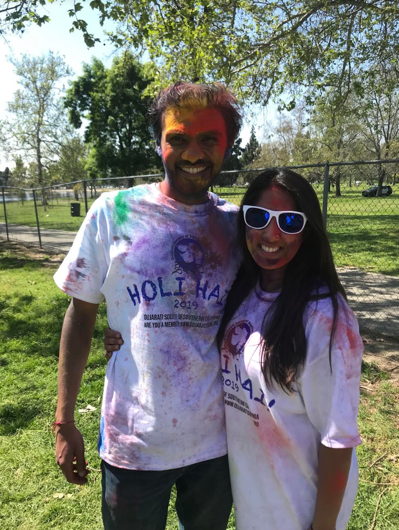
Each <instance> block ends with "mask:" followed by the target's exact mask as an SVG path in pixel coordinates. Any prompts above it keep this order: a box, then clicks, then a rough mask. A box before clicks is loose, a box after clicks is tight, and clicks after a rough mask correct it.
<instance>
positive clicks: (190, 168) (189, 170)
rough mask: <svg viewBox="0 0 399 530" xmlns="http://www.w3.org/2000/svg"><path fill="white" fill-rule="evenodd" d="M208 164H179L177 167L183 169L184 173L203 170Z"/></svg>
mask: <svg viewBox="0 0 399 530" xmlns="http://www.w3.org/2000/svg"><path fill="white" fill-rule="evenodd" d="M207 167H208V166H194V167H193V166H179V169H181V170H182V171H184V173H191V174H194V173H201V171H204V170H205V169H206V168H207Z"/></svg>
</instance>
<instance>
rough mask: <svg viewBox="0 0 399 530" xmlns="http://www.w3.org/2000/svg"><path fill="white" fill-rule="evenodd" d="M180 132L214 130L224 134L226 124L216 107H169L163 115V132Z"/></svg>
mask: <svg viewBox="0 0 399 530" xmlns="http://www.w3.org/2000/svg"><path fill="white" fill-rule="evenodd" d="M171 131H176V132H181V133H184V134H188V135H189V136H195V135H196V134H199V133H202V132H207V131H215V132H218V133H220V134H222V135H223V136H225V135H226V124H225V121H224V119H223V116H222V114H221V112H220V111H219V110H217V109H213V108H209V107H205V108H171V109H168V110H167V111H166V113H165V116H164V133H165V134H168V133H169V132H171Z"/></svg>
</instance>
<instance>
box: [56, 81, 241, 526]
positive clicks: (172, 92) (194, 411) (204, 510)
mask: <svg viewBox="0 0 399 530" xmlns="http://www.w3.org/2000/svg"><path fill="white" fill-rule="evenodd" d="M149 120H150V126H151V129H152V131H153V136H154V139H155V141H156V144H157V151H158V153H159V154H160V155H161V156H162V160H163V164H164V167H165V179H164V181H163V182H161V183H160V184H151V185H141V186H137V187H135V188H131V189H129V190H126V191H121V192H111V193H104V194H103V195H102V196H101V197H100V198H99V199H98V200H97V201H96V202H95V203H94V205H93V206H92V208H91V209H90V211H89V213H88V215H87V217H86V219H85V221H84V223H83V225H82V227H81V229H80V230H79V232H78V234H77V236H76V239H75V242H74V244H73V246H72V248H71V250H70V252H69V254H68V256H67V257H66V258H65V260H64V262H63V264H62V265H61V267H60V269H59V270H58V271H57V273H56V274H55V277H54V278H55V281H56V283H57V285H58V286H59V287H60V288H61V289H62V290H63V291H64V292H66V293H67V294H69V295H70V296H72V300H71V304H70V306H69V309H68V310H67V313H66V316H65V320H64V325H63V329H62V335H61V344H60V361H59V390H58V405H57V411H56V422H55V429H56V431H57V438H56V457H57V462H58V464H59V465H60V467H61V469H62V471H63V473H64V475H65V477H66V479H67V480H68V481H69V482H72V483H75V484H84V483H85V482H86V473H87V471H86V465H85V457H84V447H83V439H82V436H81V434H80V433H79V431H78V430H77V428H76V427H75V424H74V421H73V417H74V416H73V414H74V408H75V403H76V398H77V394H78V390H79V386H80V381H81V377H82V374H83V371H84V367H85V364H86V361H87V358H88V353H89V349H90V343H91V337H92V332H93V327H94V323H95V319H96V314H97V308H98V304H99V303H100V302H101V301H102V300H103V299H104V298H105V300H106V303H107V313H108V321H109V325H110V327H111V328H112V329H117V330H119V331H120V332H121V334H122V335H123V337H124V345H123V346H122V347H121V348H120V351H119V352H118V354H117V355H114V356H113V357H112V359H111V361H110V362H109V363H108V366H107V372H106V379H105V386H104V395H103V405H102V413H101V426H100V436H99V452H100V456H101V458H102V472H103V476H102V484H103V499H102V514H103V521H104V527H105V528H106V530H111V529H112V530H114V529H115V530H116V529H117V530H124V529H129V530H130V529H134V530H158V529H159V530H163V529H164V527H165V522H166V517H167V509H168V503H169V496H170V492H171V488H172V486H173V485H174V484H176V489H177V501H176V509H177V512H178V516H179V520H180V521H181V523H182V524H183V526H184V528H185V530H219V529H220V530H222V529H225V528H226V525H227V521H228V517H229V514H230V509H231V503H232V500H231V492H230V481H229V473H228V464H227V457H226V453H227V448H226V438H225V426H224V411H223V397H222V380H221V374H220V357H219V352H218V349H217V347H216V344H215V337H216V333H217V330H218V327H219V323H220V318H221V316H222V313H223V308H224V303H225V299H226V295H227V292H228V291H229V289H230V286H231V284H232V282H233V280H234V278H235V275H236V272H237V269H238V266H239V262H240V257H239V255H238V254H237V252H236V250H235V248H234V241H235V232H236V213H237V208H236V207H235V206H233V205H230V204H228V203H226V202H225V201H223V200H221V199H219V198H218V197H216V196H215V195H213V194H209V193H208V189H209V187H210V185H211V184H212V183H213V182H214V179H215V178H216V176H217V175H218V173H219V172H220V170H221V167H222V163H223V159H224V158H225V157H226V156H228V154H229V150H230V149H231V147H232V145H233V143H234V140H235V138H236V137H237V135H238V132H239V129H240V125H241V117H240V114H239V111H238V109H237V104H236V101H235V99H234V97H233V96H232V94H231V93H230V92H229V91H227V90H226V88H225V87H223V86H222V85H218V84H215V85H196V84H190V83H176V84H175V85H173V86H172V87H169V88H168V89H165V90H163V91H161V92H160V94H159V95H158V96H157V97H156V98H155V100H154V102H153V104H152V106H151V109H150V111H149ZM74 458H76V460H75V461H74Z"/></svg>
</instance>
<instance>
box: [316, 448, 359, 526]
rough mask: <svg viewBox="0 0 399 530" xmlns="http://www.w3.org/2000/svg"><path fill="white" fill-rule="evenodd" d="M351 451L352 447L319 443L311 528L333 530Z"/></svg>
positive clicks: (342, 495)
mask: <svg viewBox="0 0 399 530" xmlns="http://www.w3.org/2000/svg"><path fill="white" fill-rule="evenodd" d="M352 451H353V449H352V448H349V449H331V448H329V447H325V446H324V445H323V444H320V451H319V477H318V488H317V501H316V509H315V514H314V518H313V530H335V525H336V522H337V517H338V514H339V511H340V509H341V504H342V499H343V497H344V493H345V488H346V483H347V481H348V475H349V469H350V465H351V460H352Z"/></svg>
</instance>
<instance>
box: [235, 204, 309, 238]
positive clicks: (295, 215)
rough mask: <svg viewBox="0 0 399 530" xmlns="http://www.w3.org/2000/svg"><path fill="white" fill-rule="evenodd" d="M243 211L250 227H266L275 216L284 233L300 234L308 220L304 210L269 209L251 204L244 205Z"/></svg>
mask: <svg viewBox="0 0 399 530" xmlns="http://www.w3.org/2000/svg"><path fill="white" fill-rule="evenodd" d="M243 213H244V221H245V224H246V225H247V226H249V228H255V230H261V229H262V228H266V226H267V225H268V224H269V223H270V221H271V220H272V219H273V217H274V218H275V219H276V222H277V226H278V227H279V229H280V230H281V231H282V232H284V234H299V233H300V232H302V230H303V229H304V228H305V225H306V221H307V219H306V215H305V214H304V213H303V212H294V211H289V210H282V211H277V210H268V209H266V208H261V207H260V206H251V205H249V204H246V205H245V206H243Z"/></svg>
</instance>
